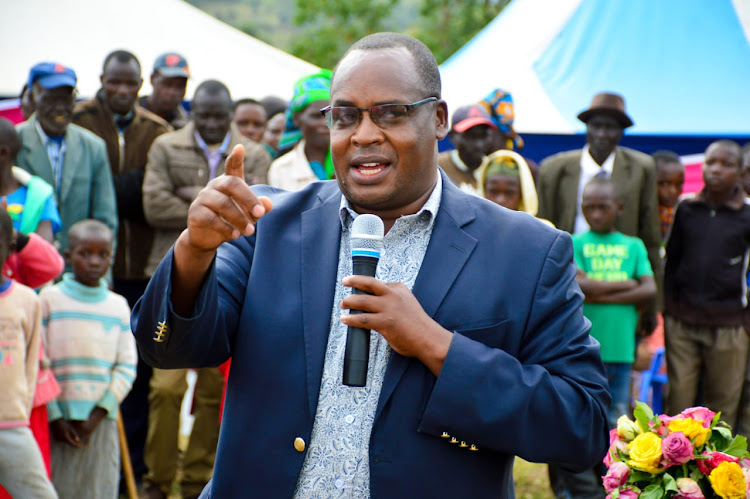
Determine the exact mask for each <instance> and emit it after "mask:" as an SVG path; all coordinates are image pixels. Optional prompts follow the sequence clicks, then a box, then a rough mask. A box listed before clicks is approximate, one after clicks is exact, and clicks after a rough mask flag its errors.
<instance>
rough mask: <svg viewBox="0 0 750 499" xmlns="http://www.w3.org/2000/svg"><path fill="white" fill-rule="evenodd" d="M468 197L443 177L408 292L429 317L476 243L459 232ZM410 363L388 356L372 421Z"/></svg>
mask: <svg viewBox="0 0 750 499" xmlns="http://www.w3.org/2000/svg"><path fill="white" fill-rule="evenodd" d="M441 174H442V172H441ZM468 196H469V195H468V194H465V193H463V192H461V191H460V190H459V189H458V188H457V187H455V186H454V185H453V183H452V182H451V181H450V180H449V179H448V177H446V176H445V175H443V193H442V198H441V200H440V209H439V210H438V215H437V217H436V218H435V225H434V227H433V229H432V236H430V244H429V246H428V247H427V252H426V253H425V256H424V260H423V261H422V266H421V268H420V270H419V274H418V275H417V280H416V282H415V283H414V288H413V289H412V293H413V294H414V296H415V297H416V298H417V300H418V301H419V303H420V305H422V308H423V309H424V311H425V312H427V315H429V316H430V317H435V314H436V313H437V310H438V308H439V307H440V305H441V304H442V303H443V300H444V299H445V296H446V295H447V294H448V291H449V290H450V289H451V287H452V286H453V282H454V281H455V280H456V278H457V277H458V275H459V273H460V272H461V270H462V269H463V268H464V265H466V262H467V260H468V259H469V256H471V253H472V252H473V251H474V248H475V247H476V244H477V240H476V239H475V238H474V237H472V236H471V235H469V234H467V233H466V232H464V230H463V229H462V227H463V226H464V225H466V224H467V223H469V222H471V221H472V220H474V218H475V215H474V209H473V208H472V207H471V204H470V203H469V200H468ZM412 361H413V359H409V358H407V357H404V356H402V355H399V354H397V353H395V352H394V353H393V354H392V356H391V360H390V362H389V364H388V369H387V370H386V373H385V379H384V380H383V387H382V388H381V391H380V399H379V400H378V409H377V412H376V413H375V418H376V419H377V418H378V416H379V415H380V412H381V411H382V410H383V407H384V406H385V404H386V403H387V402H388V399H389V398H390V396H391V395H392V393H393V390H394V389H395V388H396V386H397V385H398V383H399V381H400V380H401V377H402V376H403V374H404V372H405V371H406V368H407V367H408V366H409V363H410V362H412Z"/></svg>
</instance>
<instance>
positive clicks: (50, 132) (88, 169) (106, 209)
mask: <svg viewBox="0 0 750 499" xmlns="http://www.w3.org/2000/svg"><path fill="white" fill-rule="evenodd" d="M27 85H28V88H29V89H30V91H31V98H32V100H33V102H34V106H35V107H36V112H35V113H34V114H33V115H32V116H31V118H29V119H28V120H27V121H25V122H23V123H21V124H20V125H18V127H17V129H18V135H19V136H20V137H21V142H22V146H21V150H20V151H19V153H18V157H17V158H16V164H17V165H18V166H20V167H21V168H23V169H24V170H26V171H28V172H29V173H31V174H32V175H36V176H38V177H41V178H42V179H44V180H45V181H46V182H47V183H48V184H50V185H51V186H52V187H54V189H55V199H56V201H57V206H58V209H59V210H60V218H61V220H62V227H61V229H60V231H59V232H58V233H57V235H56V238H57V239H56V242H55V244H56V246H57V248H58V250H59V251H60V253H63V252H64V251H65V250H66V249H67V248H68V229H69V228H70V226H71V225H73V224H74V223H76V222H78V221H79V220H84V219H87V218H94V219H97V220H99V221H101V222H103V223H105V224H106V225H107V226H109V227H110V228H111V229H112V230H113V231H116V230H117V208H116V206H115V193H114V187H113V185H112V175H111V173H110V169H109V160H108V158H107V147H106V145H105V143H104V141H103V140H102V139H100V138H99V137H97V136H96V135H94V134H93V133H91V132H89V131H88V130H86V129H84V128H82V127H79V126H78V125H74V124H73V123H71V121H72V119H73V106H74V104H75V101H76V91H75V87H76V74H75V72H73V70H72V69H70V68H68V67H65V66H63V65H62V64H58V63H55V62H42V63H39V64H37V65H35V66H34V67H32V68H31V71H30V72H29V80H28V83H27ZM68 270H69V269H68Z"/></svg>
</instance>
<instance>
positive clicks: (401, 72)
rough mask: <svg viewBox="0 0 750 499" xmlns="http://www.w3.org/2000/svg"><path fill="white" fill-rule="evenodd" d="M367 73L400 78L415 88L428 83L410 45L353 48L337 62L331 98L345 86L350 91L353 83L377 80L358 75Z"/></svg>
mask: <svg viewBox="0 0 750 499" xmlns="http://www.w3.org/2000/svg"><path fill="white" fill-rule="evenodd" d="M363 74H368V75H372V76H373V77H375V78H387V79H388V80H390V81H396V80H399V81H402V82H403V83H405V84H406V85H407V86H409V87H410V88H411V89H412V90H415V91H421V90H422V88H423V87H424V85H423V84H422V82H421V80H420V78H419V75H418V73H417V70H416V65H415V61H414V57H413V56H412V54H411V53H410V52H409V51H408V50H407V49H406V48H404V47H394V48H383V49H368V50H352V51H351V52H349V53H347V54H346V56H344V58H343V59H341V61H339V63H338V64H337V65H336V68H335V70H334V73H333V79H332V81H331V100H332V101H333V100H335V99H336V93H337V91H340V90H341V89H342V88H344V87H346V91H347V92H349V91H351V90H352V88H351V85H352V84H354V85H362V84H363V83H368V82H369V83H374V80H372V79H365V82H361V81H360V80H361V79H360V78H357V77H358V76H361V75H363ZM353 82H357V83H353Z"/></svg>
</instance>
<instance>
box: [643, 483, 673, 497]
mask: <svg viewBox="0 0 750 499" xmlns="http://www.w3.org/2000/svg"><path fill="white" fill-rule="evenodd" d="M666 495H667V494H666V492H664V489H663V488H662V487H661V486H660V485H657V484H655V483H652V484H651V485H649V486H648V487H646V488H645V489H643V492H641V495H640V496H638V498H639V499H661V498H662V497H666Z"/></svg>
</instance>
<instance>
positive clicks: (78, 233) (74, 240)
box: [68, 218, 114, 251]
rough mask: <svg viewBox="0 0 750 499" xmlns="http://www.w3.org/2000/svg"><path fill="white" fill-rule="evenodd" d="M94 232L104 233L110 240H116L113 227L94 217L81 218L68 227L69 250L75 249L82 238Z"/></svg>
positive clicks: (97, 233)
mask: <svg viewBox="0 0 750 499" xmlns="http://www.w3.org/2000/svg"><path fill="white" fill-rule="evenodd" d="M93 234H96V235H103V236H104V237H106V238H107V239H109V240H110V242H112V241H114V234H113V232H112V229H110V228H109V226H107V225H106V224H104V223H103V222H101V221H99V220H94V219H93V218H89V219H86V220H79V221H78V222H76V223H74V224H73V225H71V226H70V229H68V251H73V249H74V248H75V247H76V246H77V245H78V244H79V243H80V242H81V241H82V240H84V239H85V238H86V237H87V236H91V235H93Z"/></svg>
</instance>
